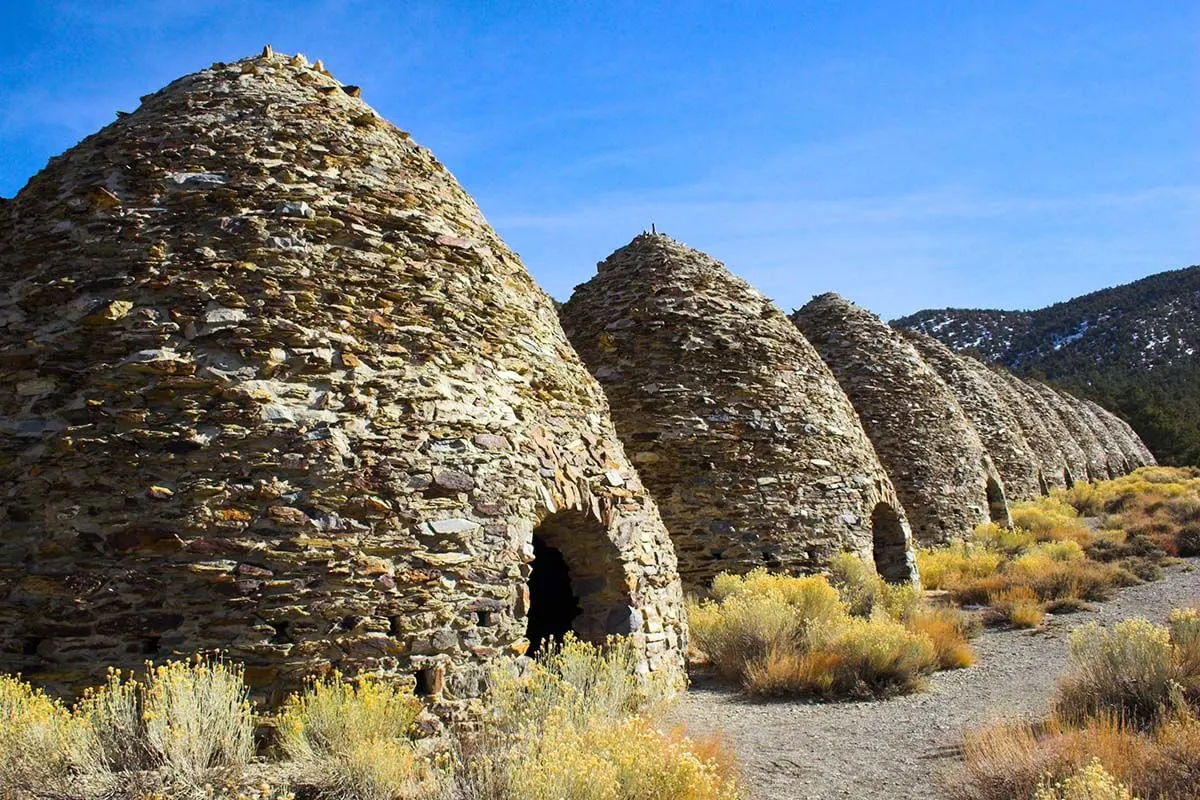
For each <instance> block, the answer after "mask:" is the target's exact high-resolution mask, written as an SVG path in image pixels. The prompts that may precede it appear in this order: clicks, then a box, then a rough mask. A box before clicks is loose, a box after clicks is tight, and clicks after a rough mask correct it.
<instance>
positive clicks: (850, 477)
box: [561, 234, 915, 586]
mask: <svg viewBox="0 0 1200 800" xmlns="http://www.w3.org/2000/svg"><path fill="white" fill-rule="evenodd" d="M561 314H562V319H563V325H564V328H565V330H566V332H567V335H568V337H569V338H570V339H571V342H572V344H574V345H575V349H576V350H577V351H578V352H579V354H580V355H581V356H582V357H583V359H584V361H585V362H586V363H587V364H588V366H589V367H590V368H591V370H592V372H593V374H594V375H595V376H596V377H597V378H598V379H599V380H600V382H601V384H602V385H603V386H604V389H605V392H606V393H607V395H608V398H609V402H610V403H611V405H612V415H613V420H614V422H615V423H616V427H617V431H618V432H619V433H620V435H621V437H622V439H623V440H624V442H625V447H626V449H627V451H628V452H629V453H630V455H631V458H632V459H633V461H634V463H635V464H636V466H637V468H638V471H639V472H640V473H641V475H642V477H643V479H644V480H645V482H646V485H647V486H648V487H649V488H650V490H651V491H652V492H653V494H654V497H655V499H656V501H657V503H658V506H659V508H660V510H661V512H662V516H663V519H664V521H665V522H666V524H667V528H668V529H669V530H670V531H671V537H672V539H673V540H674V543H675V547H676V550H677V552H678V554H679V569H680V573H681V574H682V575H683V577H684V579H685V581H687V582H689V583H691V584H693V585H697V586H702V585H706V584H707V583H708V582H709V580H710V579H711V578H712V577H713V576H714V575H715V574H717V573H719V572H722V571H731V572H745V571H747V570H749V569H752V568H754V567H761V566H766V567H769V568H771V569H778V570H785V571H790V572H802V571H810V570H816V569H820V568H822V567H824V566H826V565H827V564H828V562H829V559H830V558H831V557H832V556H833V555H835V554H836V553H839V552H842V551H850V552H854V553H858V554H860V555H863V556H865V557H866V558H867V559H870V558H871V557H872V554H873V555H874V559H875V563H876V564H877V566H878V568H879V570H880V572H881V573H882V574H884V575H885V576H886V577H888V578H890V579H893V580H909V579H911V578H912V577H913V575H914V571H915V567H914V565H913V561H912V553H911V548H910V533H909V529H908V523H907V522H906V520H905V516H904V512H903V511H902V510H901V507H900V504H899V502H898V500H897V497H896V493H895V491H894V490H893V488H892V484H891V482H890V481H889V480H888V478H887V475H886V474H885V472H884V470H883V469H882V468H881V467H880V465H879V462H878V460H877V459H876V456H875V453H874V451H873V450H872V448H871V444H870V442H869V441H868V439H867V437H866V435H865V434H864V433H863V431H862V428H861V427H860V425H859V421H858V418H857V416H856V415H855V413H854V409H853V408H852V407H851V406H850V403H849V401H848V400H847V399H846V396H845V394H844V393H843V392H842V390H841V389H840V388H839V386H838V384H837V381H836V380H835V379H834V378H833V376H832V375H831V374H830V372H829V370H828V369H827V368H826V366H825V365H824V364H823V363H822V362H821V359H820V357H819V356H818V355H817V354H816V352H815V351H814V350H813V348H812V346H811V345H810V344H809V343H808V342H807V341H805V339H804V337H803V336H802V335H801V334H800V332H799V331H798V330H796V328H795V326H793V325H792V324H791V323H789V322H788V320H787V318H786V317H785V316H784V315H783V313H782V312H781V311H779V310H778V309H777V308H776V307H775V306H774V305H773V304H772V303H771V302H770V301H769V300H767V299H766V298H765V297H763V296H762V295H761V294H759V293H758V292H757V291H755V290H754V289H753V288H752V287H750V286H749V285H748V284H747V283H746V282H745V281H742V280H741V279H739V278H736V277H734V276H733V275H732V274H730V273H729V272H728V270H726V269H725V267H724V266H723V265H722V264H720V263H719V262H717V261H715V260H713V259H712V258H710V257H708V256H707V255H705V254H703V253H700V252H698V251H696V250H693V249H691V248H688V247H686V246H684V245H682V244H680V243H678V242H675V241H674V240H672V239H670V238H669V237H667V236H663V235H655V234H642V235H640V236H638V237H637V238H635V239H634V240H633V241H632V242H631V243H630V244H629V245H627V246H625V247H623V248H621V249H620V250H618V251H616V252H615V253H613V254H612V255H611V256H609V258H608V259H607V260H605V261H604V262H602V263H601V264H599V267H598V272H597V275H596V276H595V277H594V278H593V279H592V280H590V281H588V282H587V283H585V284H583V285H581V286H579V287H577V288H576V290H575V294H574V296H573V297H572V298H571V300H570V301H569V302H568V303H567V304H566V305H565V306H564V307H563V308H562V312H561Z"/></svg>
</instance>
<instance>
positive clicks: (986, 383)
mask: <svg viewBox="0 0 1200 800" xmlns="http://www.w3.org/2000/svg"><path fill="white" fill-rule="evenodd" d="M900 333H901V335H903V336H904V338H906V339H908V340H909V341H910V342H912V344H913V346H914V347H916V348H917V350H918V351H919V352H920V354H921V356H922V357H923V358H924V359H925V361H926V362H927V363H928V364H929V365H930V366H931V367H933V368H934V370H935V371H936V372H937V373H938V375H940V376H941V378H942V380H944V381H945V382H946V385H947V386H949V387H950V390H951V391H952V392H954V397H955V399H957V400H958V404H959V405H960V406H962V409H963V412H964V413H966V415H967V419H968V420H970V422H971V424H972V425H973V426H975V430H976V432H977V433H978V434H979V437H980V439H981V440H982V441H983V445H984V447H985V448H987V452H988V455H990V456H991V457H992V461H993V462H995V464H996V469H997V470H998V471H999V472H1000V477H1001V478H1003V480H1004V489H1005V492H1006V493H1007V495H1008V498H1009V499H1010V500H1032V499H1033V498H1035V497H1040V496H1041V494H1042V484H1041V481H1040V480H1039V475H1038V473H1039V459H1038V457H1037V456H1035V455H1034V453H1033V450H1032V449H1031V448H1030V446H1029V442H1028V441H1027V440H1026V438H1025V433H1024V431H1023V430H1022V428H1021V424H1020V422H1019V421H1018V419H1017V414H1016V410H1015V409H1014V408H1013V406H1012V404H1011V403H1009V402H1007V401H1006V400H1005V399H1004V398H1002V397H1001V396H1000V394H999V393H998V392H997V391H996V387H995V386H994V385H993V382H992V380H991V378H990V375H991V373H990V372H989V371H988V369H987V367H985V366H984V365H983V364H981V363H980V362H978V361H976V360H975V359H973V358H970V357H969V356H963V355H959V354H958V353H955V352H954V351H953V350H951V349H950V348H949V347H947V346H946V345H944V344H942V343H941V342H939V341H938V340H937V339H934V338H933V337H932V336H927V335H926V334H924V333H921V332H919V331H901V332H900Z"/></svg>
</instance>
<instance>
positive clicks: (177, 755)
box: [139, 658, 254, 777]
mask: <svg viewBox="0 0 1200 800" xmlns="http://www.w3.org/2000/svg"><path fill="white" fill-rule="evenodd" d="M139 690H140V692H141V707H142V723H143V726H144V730H145V742H146V746H147V747H148V748H149V749H150V751H151V752H152V753H154V754H155V756H156V757H157V758H158V759H159V761H160V763H162V764H163V765H165V766H166V767H167V768H168V769H169V770H170V771H171V772H173V773H175V774H177V775H180V776H183V777H197V776H199V775H201V774H203V773H204V772H205V771H206V770H209V769H212V768H214V767H241V766H245V765H246V764H247V763H248V762H249V761H250V758H251V757H252V756H253V755H254V715H253V714H252V713H251V710H250V703H249V702H248V701H247V699H246V685H245V683H244V681H243V680H242V667H241V666H240V665H236V664H230V663H226V662H224V661H219V660H216V659H208V658H198V659H195V660H192V661H168V662H166V663H165V664H162V665H160V666H157V667H154V668H153V669H151V670H150V672H149V675H148V676H147V678H146V682H145V684H144V685H143V686H140V687H139Z"/></svg>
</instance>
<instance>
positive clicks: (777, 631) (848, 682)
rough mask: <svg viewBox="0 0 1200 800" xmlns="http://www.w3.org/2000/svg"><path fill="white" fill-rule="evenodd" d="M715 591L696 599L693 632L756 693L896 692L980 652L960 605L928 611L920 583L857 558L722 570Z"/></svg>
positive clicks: (723, 669)
mask: <svg viewBox="0 0 1200 800" xmlns="http://www.w3.org/2000/svg"><path fill="white" fill-rule="evenodd" d="M831 581H832V585H831ZM834 586H836V587H838V588H837V589H835V588H834ZM712 595H713V598H714V599H711V600H707V601H703V602H692V603H691V605H690V606H689V609H688V615H689V620H690V623H691V631H692V640H693V642H694V643H695V645H696V646H697V647H698V648H699V649H700V650H701V651H703V653H704V654H705V655H707V656H708V658H709V659H710V660H711V662H712V663H713V665H714V667H715V668H716V670H717V671H718V672H719V673H720V674H721V675H722V676H724V677H726V678H728V679H732V680H737V681H739V682H741V684H742V686H743V688H744V689H745V690H746V691H747V693H749V694H752V695H769V696H777V695H810V696H817V697H826V698H833V697H868V696H878V695H889V694H896V693H901V692H906V691H913V690H914V689H916V688H918V687H920V686H921V685H922V683H923V681H924V678H925V676H926V675H928V674H929V673H930V672H932V671H933V670H935V669H938V668H940V667H942V668H954V667H961V666H966V665H967V664H969V663H970V662H971V660H972V659H973V654H972V653H971V650H970V646H969V644H968V642H967V636H968V635H969V634H970V633H971V632H972V631H971V625H970V624H969V622H968V621H967V619H966V618H965V617H963V616H962V615H961V613H960V612H958V611H955V610H950V609H946V610H944V611H942V612H934V611H932V610H930V609H928V608H927V607H926V606H925V605H924V604H923V601H922V600H921V598H920V596H919V594H918V593H917V591H916V589H915V587H911V586H907V585H897V586H893V585H890V584H887V583H885V582H884V581H883V580H881V579H880V578H879V577H878V575H876V574H875V572H874V571H873V570H871V569H870V567H868V566H866V565H863V564H861V563H856V559H854V557H853V556H845V557H842V558H839V559H837V560H836V561H835V562H834V565H833V569H832V576H831V579H829V580H827V579H826V578H824V577H803V578H797V577H789V576H784V575H768V574H767V573H765V572H762V571H755V572H751V573H749V574H747V575H744V576H734V575H722V576H718V578H717V579H716V580H715V581H714V583H713V592H712ZM852 612H853V613H852Z"/></svg>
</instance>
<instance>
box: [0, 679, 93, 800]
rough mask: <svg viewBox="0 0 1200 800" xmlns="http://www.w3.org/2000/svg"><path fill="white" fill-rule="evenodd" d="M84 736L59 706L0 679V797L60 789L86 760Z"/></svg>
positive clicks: (27, 687) (81, 728)
mask: <svg viewBox="0 0 1200 800" xmlns="http://www.w3.org/2000/svg"><path fill="white" fill-rule="evenodd" d="M89 734H90V731H89V730H88V728H87V725H86V724H85V723H83V722H82V721H81V720H80V719H79V718H78V717H76V716H74V715H73V714H71V712H70V710H69V709H67V708H66V707H65V706H64V705H63V704H62V703H60V702H59V701H58V700H55V699H53V698H51V697H48V696H47V695H45V694H44V693H42V692H41V691H39V690H36V689H33V688H32V687H31V686H30V685H29V684H27V683H25V682H23V681H21V680H19V679H17V678H13V677H10V676H7V675H4V676H0V796H13V797H16V796H19V795H21V794H26V796H35V795H34V792H35V791H36V790H46V791H48V792H52V791H53V790H54V789H55V788H65V787H66V786H67V785H68V784H69V781H70V776H71V775H72V774H73V773H75V772H77V771H78V770H79V769H80V765H81V762H83V761H84V760H85V759H86V753H87V751H88V750H89V749H90V746H91V742H90V735H89Z"/></svg>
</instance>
